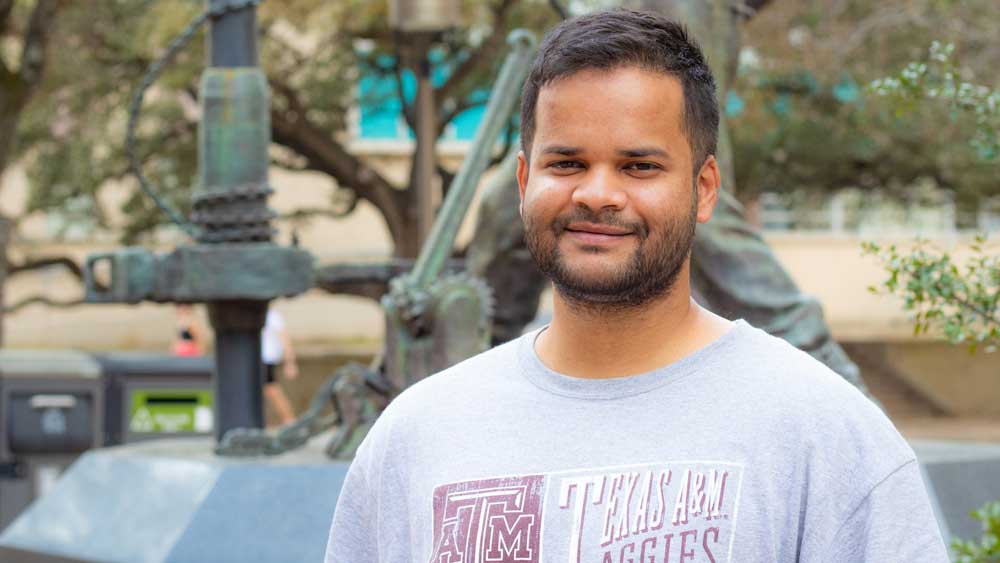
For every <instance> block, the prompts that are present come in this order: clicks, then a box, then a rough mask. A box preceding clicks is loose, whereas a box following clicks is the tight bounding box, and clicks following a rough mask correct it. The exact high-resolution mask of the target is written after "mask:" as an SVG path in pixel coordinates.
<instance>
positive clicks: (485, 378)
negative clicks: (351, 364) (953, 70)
mask: <svg viewBox="0 0 1000 563" xmlns="http://www.w3.org/2000/svg"><path fill="white" fill-rule="evenodd" d="M522 338H526V337H521V338H519V339H515V340H512V341H510V342H507V343H505V344H501V345H500V346H497V347H495V348H492V349H490V350H487V351H485V352H483V353H481V354H477V355H476V356H473V357H471V358H469V359H466V360H464V361H462V362H459V363H458V364H455V365H454V366H452V367H450V368H448V369H445V370H443V371H441V372H438V373H436V374H434V375H431V376H429V377H427V378H425V379H423V380H421V381H419V382H417V383H415V384H413V385H411V386H410V387H408V388H406V389H404V390H403V392H402V393H400V394H399V395H398V396H396V397H395V398H394V399H393V400H392V402H390V403H389V405H388V406H387V407H386V408H385V410H384V411H383V412H382V414H381V415H379V417H378V419H377V420H376V421H375V424H374V425H373V426H372V428H371V430H370V431H369V434H368V436H367V437H366V439H365V442H366V444H363V447H364V446H371V447H374V448H378V449H385V448H390V447H392V445H393V444H399V443H404V442H408V441H412V440H413V439H414V438H415V437H416V436H418V435H421V434H426V433H428V432H433V430H434V427H436V426H439V425H441V424H443V423H445V422H446V421H449V420H452V419H459V420H461V419H462V418H463V417H467V416H471V415H474V414H475V413H476V412H477V411H481V410H482V409H484V408H485V405H486V404H487V403H488V402H491V401H495V400H496V399H497V398H498V397H499V396H501V395H503V394H510V393H517V392H518V389H521V388H522V387H521V386H520V385H518V382H519V379H518V378H517V377H514V376H516V374H517V373H519V371H520V366H519V362H520V360H519V358H518V346H519V345H520V342H521V339H522ZM360 453H361V450H359V454H360Z"/></svg>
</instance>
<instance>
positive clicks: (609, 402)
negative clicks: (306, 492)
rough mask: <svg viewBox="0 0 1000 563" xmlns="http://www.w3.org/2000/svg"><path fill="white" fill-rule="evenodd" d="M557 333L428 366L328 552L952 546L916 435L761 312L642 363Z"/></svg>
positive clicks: (808, 557) (726, 555)
mask: <svg viewBox="0 0 1000 563" xmlns="http://www.w3.org/2000/svg"><path fill="white" fill-rule="evenodd" d="M536 336H537V332H534V333H531V334H528V335H526V336H524V337H522V338H520V339H518V340H515V341H513V342H509V343H507V344H504V345H502V346H499V347H497V348H495V349H493V350H490V351H488V352H486V353H484V354H480V355H479V356H476V357H474V358H471V359H469V360H467V361H465V362H463V363H461V364H459V365H457V366H454V367H452V368H450V369H448V370H446V371H444V372H441V373H439V374H437V375H434V376H433V377H430V378H428V379H426V380H424V381H422V382H420V383H418V384H417V385H414V386H413V387H411V388H410V389H408V390H407V391H406V392H404V393H403V394H401V395H400V396H399V397H398V398H397V399H396V400H395V401H393V402H392V403H391V404H390V405H389V407H388V409H387V410H386V411H385V413H384V414H383V415H382V416H381V417H380V418H379V420H378V422H377V423H376V424H375V426H374V428H373V429H372V431H371V432H370V433H369V435H368V437H367V438H366V439H365V441H364V443H363V444H362V445H361V447H360V448H359V450H358V454H357V458H356V459H355V461H354V463H353V465H352V466H351V469H350V472H349V474H348V476H347V479H346V481H345V484H344V488H343V491H342V492H341V496H340V500H339V501H338V505H337V510H336V514H335V516H334V519H333V526H332V529H331V531H330V542H329V545H328V547H327V554H326V561H327V563H364V562H370V561H387V562H393V563H396V562H400V563H402V562H419V563H425V562H427V563H431V562H432V563H459V562H461V563H486V562H501V561H502V562H535V561H537V562H541V561H545V562H560V563H562V562H574V563H575V562H586V563H608V562H613V563H685V562H712V563H714V562H739V563H744V562H769V563H770V562H785V561H809V562H812V561H817V562H819V561H823V562H827V561H829V562H836V563H849V562H855V561H874V562H888V561H893V562H894V561H906V562H908V563H912V562H934V563H937V562H943V561H947V555H946V552H945V548H944V544H943V542H942V540H941V535H940V532H939V530H938V527H937V524H936V522H935V519H934V516H933V513H932V511H931V508H930V503H929V501H928V497H927V492H926V490H925V489H924V484H923V481H922V480H921V477H920V472H919V468H918V466H917V462H916V461H915V458H914V454H913V451H912V450H911V449H910V447H909V446H908V445H907V444H906V442H905V441H904V440H903V438H902V437H901V436H900V435H899V433H898V432H896V430H895V428H893V426H892V423H890V422H889V420H888V419H887V418H886V417H885V416H884V415H883V414H882V412H881V411H880V410H879V409H878V408H877V407H876V406H875V405H873V404H872V403H871V402H870V401H869V400H868V399H866V398H865V397H864V396H863V395H861V393H859V392H858V391H857V390H856V389H854V387H852V386H851V385H849V384H848V383H846V382H845V381H844V380H843V379H841V378H840V377H838V376H837V375H836V374H835V373H833V372H832V371H830V370H828V369H827V368H826V367H825V366H823V365H822V364H820V363H818V362H816V361H815V360H813V359H812V358H811V357H810V356H809V355H807V354H805V353H803V352H800V351H799V350H796V349H795V348H793V347H792V346H790V345H789V344H787V343H785V342H784V341H782V340H779V339H777V338H774V337H771V336H769V335H767V334H766V333H764V332H762V331H760V330H757V329H755V328H753V327H751V326H750V325H748V324H746V323H745V322H742V321H739V322H736V323H735V324H734V326H733V328H732V329H731V330H730V331H729V332H728V333H726V334H725V335H724V336H722V337H721V338H719V339H718V340H716V341H715V342H713V343H712V344H710V345H708V346H707V347H705V348H703V349H702V350H699V351H698V352H696V353H694V354H692V355H690V356H688V357H686V358H684V359H682V360H680V361H678V362H675V363H673V364H671V365H669V366H666V367H664V368H661V369H658V370H655V371H652V372H649V373H644V374H641V375H635V376H630V377H622V378H612V379H600V380H589V379H580V378H574V377H568V376H565V375H561V374H558V373H556V372H553V371H552V370H550V369H548V368H546V367H545V366H544V365H543V364H542V362H541V361H540V360H539V359H538V356H537V355H536V354H535V351H534V339H535V337H536Z"/></svg>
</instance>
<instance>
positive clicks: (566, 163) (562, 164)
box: [549, 160, 583, 170]
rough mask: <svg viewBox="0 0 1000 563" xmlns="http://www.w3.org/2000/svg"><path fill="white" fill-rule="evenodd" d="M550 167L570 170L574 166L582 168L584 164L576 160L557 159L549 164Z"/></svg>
mask: <svg viewBox="0 0 1000 563" xmlns="http://www.w3.org/2000/svg"><path fill="white" fill-rule="evenodd" d="M549 167H550V168H559V169H563V170H568V169H572V168H582V167H583V165H582V164H580V163H579V162H577V161H575V160H557V161H555V162H553V163H552V164H549Z"/></svg>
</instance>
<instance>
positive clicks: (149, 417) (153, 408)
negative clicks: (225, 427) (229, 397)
mask: <svg viewBox="0 0 1000 563" xmlns="http://www.w3.org/2000/svg"><path fill="white" fill-rule="evenodd" d="M128 429H129V432H137V433H161V432H162V433H183V432H199V433H201V432H211V431H212V392H211V391H208V390H202V389H136V390H134V391H132V404H131V407H130V409H129V423H128Z"/></svg>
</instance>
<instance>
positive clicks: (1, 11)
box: [0, 0, 14, 35]
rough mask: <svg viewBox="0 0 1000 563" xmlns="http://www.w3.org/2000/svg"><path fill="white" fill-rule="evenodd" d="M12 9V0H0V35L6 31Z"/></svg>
mask: <svg viewBox="0 0 1000 563" xmlns="http://www.w3.org/2000/svg"><path fill="white" fill-rule="evenodd" d="M13 9H14V0H0V35H3V32H5V31H7V20H8V19H10V12H11V10H13Z"/></svg>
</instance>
